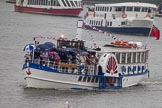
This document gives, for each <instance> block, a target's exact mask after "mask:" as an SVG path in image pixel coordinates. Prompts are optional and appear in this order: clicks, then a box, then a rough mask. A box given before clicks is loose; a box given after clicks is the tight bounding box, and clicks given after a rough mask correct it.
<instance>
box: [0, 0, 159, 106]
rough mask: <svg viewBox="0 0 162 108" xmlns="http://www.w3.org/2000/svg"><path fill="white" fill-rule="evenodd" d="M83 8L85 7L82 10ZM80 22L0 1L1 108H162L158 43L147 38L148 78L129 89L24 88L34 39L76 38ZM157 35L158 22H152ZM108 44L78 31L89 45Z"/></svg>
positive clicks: (139, 38) (100, 36) (104, 39)
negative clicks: (26, 48) (27, 57)
mask: <svg viewBox="0 0 162 108" xmlns="http://www.w3.org/2000/svg"><path fill="white" fill-rule="evenodd" d="M85 10H86V6H85V7H84V11H83V12H82V13H81V16H83V13H84V12H85ZM78 19H79V18H74V17H62V16H50V15H40V14H27V13H19V12H14V4H9V3H5V2H4V1H2V0H0V108H65V102H66V101H68V102H69V103H70V106H71V108H162V49H161V48H160V47H161V46H162V39H160V40H155V39H154V38H153V37H150V38H149V41H148V45H147V46H148V48H149V49H150V55H149V69H150V78H149V79H148V78H147V77H146V78H145V80H144V81H143V82H141V84H139V85H137V86H133V87H129V88H124V89H120V90H110V91H79V90H78V91H77V90H76V91H75V90H72V91H70V90H69V91H65V90H54V89H31V88H26V87H25V80H24V73H23V71H22V64H23V62H24V60H23V57H24V55H23V54H24V53H23V48H24V46H25V45H26V44H28V43H30V42H32V39H33V36H37V35H42V36H53V37H55V38H57V37H58V36H59V35H60V34H64V35H65V36H66V37H68V38H75V35H76V24H77V20H78ZM155 21H156V26H157V27H159V28H160V29H161V31H162V18H158V17H157V18H155ZM89 35H93V37H94V40H95V41H96V43H97V44H98V45H103V43H106V42H107V43H108V42H109V41H112V39H111V38H109V37H106V36H105V35H104V34H102V33H99V32H96V31H90V32H87V31H83V37H82V38H83V39H84V40H86V41H87V42H88V44H87V45H89V46H90V45H91V44H92V41H91V37H90V36H89ZM115 35H116V36H117V37H118V38H120V39H123V40H129V41H142V42H144V43H147V39H148V38H147V37H143V36H130V35H126V36H125V35H118V34H115Z"/></svg>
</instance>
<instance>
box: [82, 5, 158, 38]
mask: <svg viewBox="0 0 162 108" xmlns="http://www.w3.org/2000/svg"><path fill="white" fill-rule="evenodd" d="M156 9H157V6H156V5H154V4H150V3H140V2H125V3H115V4H95V6H94V7H93V6H92V7H89V8H88V11H87V13H86V14H85V16H84V19H85V21H84V22H85V28H87V29H92V30H95V29H99V30H103V31H109V32H115V33H123V34H135V35H147V36H148V35H149V32H150V30H151V27H152V26H153V25H154V16H155V11H156Z"/></svg>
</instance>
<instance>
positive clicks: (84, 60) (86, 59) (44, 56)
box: [25, 47, 97, 70]
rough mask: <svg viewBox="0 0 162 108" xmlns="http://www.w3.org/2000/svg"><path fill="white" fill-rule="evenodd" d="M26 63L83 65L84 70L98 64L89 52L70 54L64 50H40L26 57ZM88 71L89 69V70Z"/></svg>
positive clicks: (93, 55) (37, 49)
mask: <svg viewBox="0 0 162 108" xmlns="http://www.w3.org/2000/svg"><path fill="white" fill-rule="evenodd" d="M25 58H26V62H27V61H30V60H31V61H33V62H34V63H38V64H40V65H46V66H47V64H48V65H53V66H56V65H59V63H67V64H76V65H78V66H80V65H83V66H84V68H85V67H86V69H87V68H88V66H90V65H91V66H92V65H93V66H95V65H96V63H97V59H96V57H95V54H91V53H90V52H87V53H86V54H83V55H82V54H81V53H80V52H70V51H64V49H59V48H52V49H50V50H47V49H46V50H45V51H41V50H40V49H39V48H37V47H36V49H35V50H34V52H33V51H31V52H29V53H26V55H25ZM87 70H88V69H87Z"/></svg>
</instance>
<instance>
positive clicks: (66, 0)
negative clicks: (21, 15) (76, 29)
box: [15, 0, 83, 17]
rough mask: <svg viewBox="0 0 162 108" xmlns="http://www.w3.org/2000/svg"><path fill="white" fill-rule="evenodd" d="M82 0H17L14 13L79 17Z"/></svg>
mask: <svg viewBox="0 0 162 108" xmlns="http://www.w3.org/2000/svg"><path fill="white" fill-rule="evenodd" d="M82 9H83V5H82V0H17V2H16V5H15V11H17V12H28V13H40V14H50V15H63V16H77V17H78V16H79V14H80V12H81V11H82Z"/></svg>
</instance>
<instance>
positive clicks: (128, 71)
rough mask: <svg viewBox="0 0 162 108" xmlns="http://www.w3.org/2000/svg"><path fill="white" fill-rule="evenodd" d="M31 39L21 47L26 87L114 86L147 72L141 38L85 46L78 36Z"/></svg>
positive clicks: (134, 81) (127, 83)
mask: <svg viewBox="0 0 162 108" xmlns="http://www.w3.org/2000/svg"><path fill="white" fill-rule="evenodd" d="M82 22H83V21H82V20H80V22H79V23H78V29H80V27H81V26H82V25H81V24H82ZM78 31H79V30H78ZM78 34H80V33H78ZM38 38H43V39H45V38H46V37H35V39H38ZM47 38H48V39H49V37H47ZM51 39H53V38H51ZM34 43H35V44H28V45H26V46H25V47H24V51H25V52H26V55H25V63H24V65H23V70H24V72H25V80H26V82H27V87H34V88H55V89H90V90H105V89H117V88H124V87H129V86H133V85H137V84H139V83H140V82H141V81H142V80H143V79H144V76H145V75H147V74H148V72H149V70H148V58H149V55H148V53H149V50H148V49H146V48H145V47H143V45H142V43H141V42H127V41H122V40H116V41H113V42H112V43H110V44H107V45H105V46H104V47H101V48H98V47H94V48H88V47H86V46H85V41H83V40H81V39H80V38H77V39H71V40H70V39H67V38H64V37H60V38H59V39H57V41H56V42H55V43H51V42H45V43H39V44H38V42H37V41H36V40H34Z"/></svg>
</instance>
